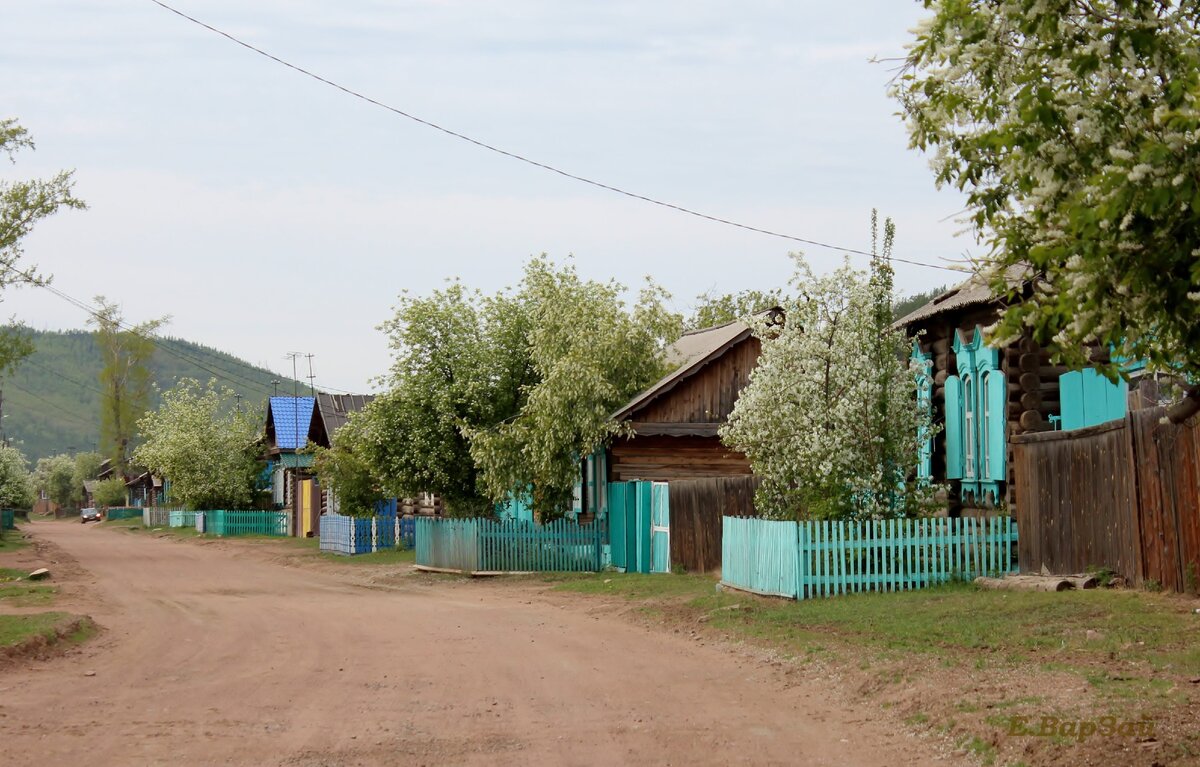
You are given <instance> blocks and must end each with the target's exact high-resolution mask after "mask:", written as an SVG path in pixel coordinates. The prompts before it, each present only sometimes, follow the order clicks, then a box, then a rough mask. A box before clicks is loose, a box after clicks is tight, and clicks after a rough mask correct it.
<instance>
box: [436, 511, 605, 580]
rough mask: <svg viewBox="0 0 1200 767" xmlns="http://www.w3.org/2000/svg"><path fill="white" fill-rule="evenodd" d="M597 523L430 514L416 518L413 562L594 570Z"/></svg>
mask: <svg viewBox="0 0 1200 767" xmlns="http://www.w3.org/2000/svg"><path fill="white" fill-rule="evenodd" d="M604 543H605V531H604V527H603V526H602V525H599V524H588V525H581V524H579V523H578V522H575V521H574V520H570V519H559V520H555V521H554V522H550V523H548V524H545V525H538V524H534V523H531V522H521V521H517V520H503V521H496V520H491V519H430V518H421V519H418V520H417V523H416V549H417V552H416V555H417V564H418V565H423V566H426V567H437V568H444V569H448V570H461V571H463V572H472V573H479V572H551V571H565V572H596V571H598V570H601V569H602V568H603V566H604V565H603V557H604Z"/></svg>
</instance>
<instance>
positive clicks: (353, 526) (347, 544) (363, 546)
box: [319, 513, 417, 554]
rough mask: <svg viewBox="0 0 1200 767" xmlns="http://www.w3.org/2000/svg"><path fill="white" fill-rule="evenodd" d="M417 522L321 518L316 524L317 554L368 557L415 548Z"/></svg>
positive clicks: (337, 516)
mask: <svg viewBox="0 0 1200 767" xmlns="http://www.w3.org/2000/svg"><path fill="white" fill-rule="evenodd" d="M416 529H417V521H416V520H415V519H411V518H410V519H401V518H399V517H397V516H396V515H395V514H394V513H393V514H380V515H378V516H375V517H345V516H342V515H341V514H323V515H322V516H321V521H320V530H319V534H320V538H321V551H331V552H334V553H337V554H370V553H372V552H375V551H382V550H386V549H394V548H397V547H400V548H405V549H411V548H413V546H414V545H415V540H416Z"/></svg>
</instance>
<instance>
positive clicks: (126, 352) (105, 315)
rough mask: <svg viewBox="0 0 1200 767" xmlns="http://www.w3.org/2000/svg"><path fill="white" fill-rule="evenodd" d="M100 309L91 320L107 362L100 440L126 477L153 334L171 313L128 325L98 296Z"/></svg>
mask: <svg viewBox="0 0 1200 767" xmlns="http://www.w3.org/2000/svg"><path fill="white" fill-rule="evenodd" d="M96 304H97V306H99V307H100V308H99V309H98V310H97V311H96V313H95V314H94V315H93V316H92V318H91V319H89V320H88V324H89V325H92V326H94V327H95V328H96V341H97V343H98V345H99V346H100V353H101V357H102V358H103V360H104V367H103V368H102V369H101V371H100V387H101V390H102V391H103V392H104V396H103V397H102V399H101V403H100V445H101V447H102V449H103V450H104V452H105V454H106V455H107V456H108V457H109V458H110V459H112V462H113V465H114V466H115V467H116V468H117V471H118V472H120V473H121V475H122V476H124V475H125V474H126V473H127V471H128V469H129V452H130V450H131V448H132V443H133V437H134V434H135V433H136V430H137V421H138V419H139V418H141V417H142V415H143V414H144V413H145V412H146V408H147V407H148V405H149V403H150V390H151V389H150V387H151V379H150V368H149V362H150V359H151V358H152V357H153V356H154V337H153V336H154V333H155V331H157V330H158V329H159V328H160V327H162V326H163V325H164V324H166V322H167V320H168V318H166V317H162V318H160V319H156V320H148V321H147V322H143V323H140V324H138V325H135V326H132V327H130V326H127V325H126V324H125V322H124V318H123V317H122V315H121V307H119V306H118V305H117V304H114V303H112V302H110V301H108V300H107V299H106V298H105V297H104V296H96Z"/></svg>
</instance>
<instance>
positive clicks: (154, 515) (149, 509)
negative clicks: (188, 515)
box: [142, 506, 180, 527]
mask: <svg viewBox="0 0 1200 767" xmlns="http://www.w3.org/2000/svg"><path fill="white" fill-rule="evenodd" d="M172 511H180V509H165V508H162V507H159V506H145V507H143V508H142V524H143V525H145V526H146V527H170V526H171V512H172Z"/></svg>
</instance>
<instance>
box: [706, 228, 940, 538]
mask: <svg viewBox="0 0 1200 767" xmlns="http://www.w3.org/2000/svg"><path fill="white" fill-rule="evenodd" d="M884 228H885V234H884V244H883V250H882V252H881V253H879V255H878V256H877V257H876V258H874V259H873V260H872V265H871V271H870V273H869V274H866V273H863V272H861V271H856V270H854V269H852V268H851V267H850V265H849V263H848V262H847V263H845V264H844V265H843V266H842V267H841V268H839V269H837V270H836V271H834V272H832V273H830V274H828V275H825V276H817V275H815V274H813V272H812V271H811V269H810V268H809V266H808V264H807V263H806V262H805V261H804V259H803V258H802V257H801V256H799V255H796V256H794V258H795V260H796V274H795V277H794V278H793V281H792V285H793V287H794V289H795V292H796V294H797V295H798V296H802V298H798V299H791V300H788V301H786V302H785V303H784V306H783V308H784V311H785V314H786V318H787V319H786V321H785V323H784V325H783V326H782V327H780V326H778V325H772V324H770V323H769V320H768V319H765V318H764V319H759V320H758V321H757V322H756V326H755V332H756V335H757V336H758V337H759V338H760V339H761V340H762V345H763V347H762V356H761V357H760V358H759V364H758V367H757V368H756V369H755V370H754V372H753V373H752V375H751V378H750V383H749V384H748V385H747V386H746V388H745V389H743V390H742V392H741V394H740V395H739V396H738V400H737V403H736V404H735V405H734V409H733V413H732V414H731V415H730V417H729V422H728V423H727V424H725V425H724V426H722V427H721V430H720V434H721V439H722V441H723V442H725V444H727V445H729V446H730V447H732V448H734V449H736V450H740V451H742V452H743V453H745V454H746V456H747V457H748V458H749V459H750V463H751V466H752V467H753V469H754V473H755V474H757V475H759V476H761V477H762V478H763V482H762V485H761V486H760V489H759V492H758V497H757V503H758V507H759V509H760V510H762V512H763V514H764V515H765V516H770V517H775V518H785V519H814V518H816V519H822V518H824V519H829V518H834V519H847V518H851V519H853V518H857V519H862V518H872V517H894V516H903V515H917V514H920V513H922V512H923V511H924V510H925V509H926V507H927V505H928V503H929V501H930V499H931V495H932V488H930V487H927V486H924V485H922V484H921V483H919V482H918V481H917V480H916V478H915V469H916V465H917V457H918V451H919V448H920V443H921V439H920V435H922V434H926V435H927V434H928V433H929V431H928V430H929V428H930V424H929V417H928V416H927V415H926V414H924V413H923V412H922V411H921V409H920V408H919V407H918V406H917V401H916V396H915V377H914V376H915V373H914V371H911V370H910V369H909V367H908V364H907V362H906V361H905V360H906V357H905V355H904V353H903V351H904V349H905V348H906V345H907V343H906V338H905V337H904V334H903V332H902V331H898V330H895V329H893V328H892V312H891V307H892V301H893V297H892V271H891V267H890V265H889V263H888V257H889V256H890V253H891V247H892V239H893V235H894V230H893V228H892V226H891V222H890V221H889V222H886V223H885V227H884Z"/></svg>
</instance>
